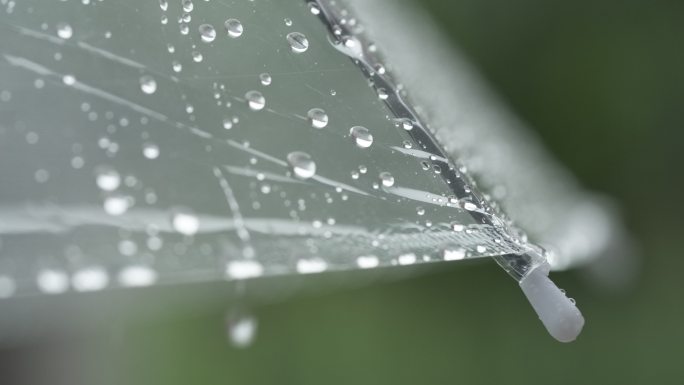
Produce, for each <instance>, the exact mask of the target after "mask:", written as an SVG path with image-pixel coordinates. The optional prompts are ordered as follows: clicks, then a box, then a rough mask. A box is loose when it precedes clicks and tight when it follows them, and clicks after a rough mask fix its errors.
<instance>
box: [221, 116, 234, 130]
mask: <svg viewBox="0 0 684 385" xmlns="http://www.w3.org/2000/svg"><path fill="white" fill-rule="evenodd" d="M223 128H225V129H226V130H230V129H231V128H233V120H232V119H231V118H225V119H223Z"/></svg>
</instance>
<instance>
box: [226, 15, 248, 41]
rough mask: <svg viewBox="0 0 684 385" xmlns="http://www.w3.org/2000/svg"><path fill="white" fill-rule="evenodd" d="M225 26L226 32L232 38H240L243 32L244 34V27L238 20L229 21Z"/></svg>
mask: <svg viewBox="0 0 684 385" xmlns="http://www.w3.org/2000/svg"><path fill="white" fill-rule="evenodd" d="M223 25H224V26H225V27H226V32H228V36H230V37H233V38H235V37H240V36H241V35H242V32H244V27H243V26H242V23H241V22H240V20H238V19H228V20H226V22H225V23H224V24H223Z"/></svg>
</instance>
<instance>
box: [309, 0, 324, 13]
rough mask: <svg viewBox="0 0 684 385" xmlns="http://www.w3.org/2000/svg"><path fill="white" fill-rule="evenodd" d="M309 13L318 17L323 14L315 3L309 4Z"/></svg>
mask: <svg viewBox="0 0 684 385" xmlns="http://www.w3.org/2000/svg"><path fill="white" fill-rule="evenodd" d="M309 11H310V12H311V14H313V15H318V14H320V13H321V9H320V8H319V7H318V4H316V3H314V2H310V3H309Z"/></svg>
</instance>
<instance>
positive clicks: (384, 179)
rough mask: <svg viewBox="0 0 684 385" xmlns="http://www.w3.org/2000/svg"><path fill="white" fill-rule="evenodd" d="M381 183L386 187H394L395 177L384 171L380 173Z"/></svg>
mask: <svg viewBox="0 0 684 385" xmlns="http://www.w3.org/2000/svg"><path fill="white" fill-rule="evenodd" d="M380 182H381V183H382V185H383V186H385V187H392V186H394V176H392V174H390V173H389V172H387V171H383V172H381V173H380Z"/></svg>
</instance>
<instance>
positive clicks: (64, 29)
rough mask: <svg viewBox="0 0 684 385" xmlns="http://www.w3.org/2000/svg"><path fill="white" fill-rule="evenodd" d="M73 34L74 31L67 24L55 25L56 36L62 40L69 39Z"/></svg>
mask: <svg viewBox="0 0 684 385" xmlns="http://www.w3.org/2000/svg"><path fill="white" fill-rule="evenodd" d="M73 34H74V30H73V29H72V28H71V26H70V25H69V24H67V23H59V24H57V36H59V37H61V38H62V39H70V38H71V36H72V35H73Z"/></svg>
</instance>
